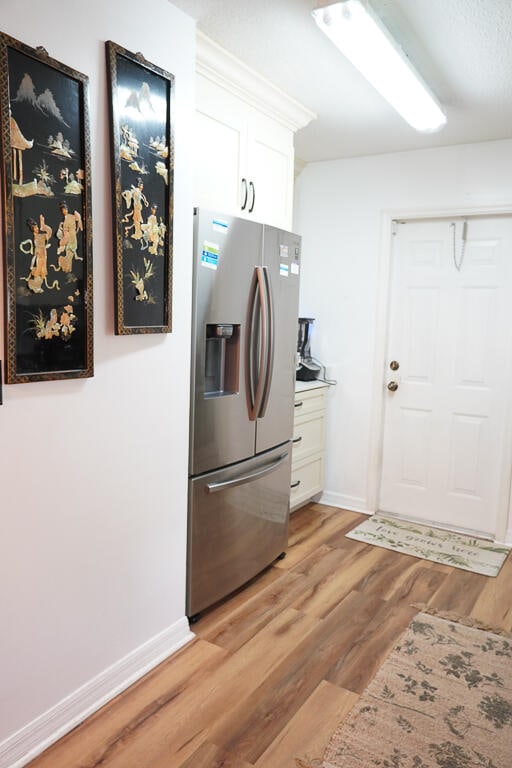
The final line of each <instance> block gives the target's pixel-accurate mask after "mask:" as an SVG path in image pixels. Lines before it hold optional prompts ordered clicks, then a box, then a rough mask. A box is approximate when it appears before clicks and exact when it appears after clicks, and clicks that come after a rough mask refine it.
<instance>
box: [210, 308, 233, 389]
mask: <svg viewBox="0 0 512 768" xmlns="http://www.w3.org/2000/svg"><path fill="white" fill-rule="evenodd" d="M239 363H240V325H233V324H232V323H216V324H208V325H207V326H206V354H205V371H204V390H205V391H204V394H205V397H219V396H221V395H232V394H235V393H237V392H238V388H239Z"/></svg>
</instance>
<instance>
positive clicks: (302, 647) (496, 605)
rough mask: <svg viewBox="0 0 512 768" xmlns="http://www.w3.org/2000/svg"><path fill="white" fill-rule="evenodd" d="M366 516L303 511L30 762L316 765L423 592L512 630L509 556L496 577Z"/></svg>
mask: <svg viewBox="0 0 512 768" xmlns="http://www.w3.org/2000/svg"><path fill="white" fill-rule="evenodd" d="M363 519H365V518H364V515H359V514H356V513H354V512H347V511H344V510H339V509H334V508H331V507H326V506H322V505H320V504H309V505H308V506H306V507H303V508H302V509H300V510H298V511H297V512H296V513H294V514H293V515H292V518H291V522H290V540H289V548H288V553H287V556H286V558H285V559H284V560H280V561H277V562H276V563H275V564H274V565H273V566H272V567H271V568H269V569H268V570H267V571H266V572H265V573H263V574H262V575H261V576H259V577H258V578H257V579H254V580H253V581H252V582H251V583H250V584H249V585H248V586H247V587H245V588H244V589H243V590H240V591H239V592H237V593H236V594H235V595H233V596H232V597H231V598H230V599H228V600H226V601H224V602H223V603H222V604H220V605H218V606H216V607H215V608H214V609H211V610H210V611H208V612H206V613H205V614H204V616H203V617H202V618H201V620H200V621H199V622H198V623H197V624H196V625H194V627H193V630H194V632H195V633H196V635H197V637H196V639H195V640H194V641H193V642H192V643H190V644H189V645H188V646H186V647H185V648H183V649H182V650H180V651H179V652H178V653H177V654H175V655H174V656H172V657H171V658H170V659H168V660H167V661H165V662H164V663H163V664H161V665H160V666H159V667H157V668H156V669H155V670H153V671H152V672H151V673H150V674H148V675H146V676H145V677H144V678H143V679H142V680H140V681H139V682H138V683H136V684H135V685H133V686H132V687H131V688H130V689H129V690H128V691H125V692H124V693H123V694H121V695H120V696H118V697H117V698H116V699H114V700H113V701H112V702H110V703H109V704H107V705H106V706H105V707H103V708H102V709H101V710H100V711H99V712H97V713H96V714H95V715H93V716H92V717H90V718H89V719H88V720H87V721H86V722H84V723H83V724H82V725H80V726H79V727H78V728H76V729H75V730H74V731H73V732H72V733H70V734H68V735H67V736H66V737H64V738H63V739H61V740H60V741H59V742H58V743H57V744H55V745H54V746H53V747H50V749H48V750H47V751H46V752H45V753H44V754H43V755H41V756H40V757H39V758H37V759H36V760H34V761H33V762H32V763H31V768H317V767H319V766H320V765H321V762H322V761H321V758H322V754H323V750H324V748H325V745H326V744H327V741H328V739H329V736H330V734H331V733H332V731H333V730H334V728H335V727H336V725H337V723H338V722H339V721H341V720H342V719H343V717H344V716H345V714H346V713H347V712H349V711H350V709H351V708H352V707H353V705H354V703H355V702H356V701H357V699H358V696H359V695H360V694H361V693H362V691H363V690H364V688H365V687H366V686H367V685H368V683H369V681H370V680H371V679H372V677H373V676H374V674H375V672H376V671H377V669H378V668H379V667H380V665H381V664H382V662H383V661H384V659H385V658H386V656H387V655H388V654H389V652H390V651H391V649H392V647H393V645H394V643H395V642H396V639H397V637H398V636H399V635H400V633H401V632H402V631H403V630H404V629H405V627H406V626H407V624H408V623H409V621H410V620H411V618H412V617H413V616H414V614H415V613H416V609H415V608H414V607H413V605H412V604H413V603H418V602H419V603H428V604H429V605H431V606H432V607H434V608H436V609H438V610H442V611H455V612H456V613H458V614H461V615H465V616H471V617H473V618H477V619H480V620H482V621H484V622H486V623H488V624H491V625H495V626H497V627H502V628H504V629H506V630H509V631H512V598H511V595H512V558H511V557H510V556H509V558H508V560H507V562H506V563H505V565H504V566H503V568H502V570H501V572H500V574H499V576H498V577H497V578H494V579H493V578H489V577H485V576H479V575H476V574H471V573H467V572H465V571H461V570H456V569H453V568H450V567H448V566H445V565H437V564H435V563H430V562H427V561H424V560H419V559H416V558H413V557H410V556H408V555H403V554H400V553H395V552H390V551H388V550H385V549H379V548H377V547H372V546H370V545H368V544H364V543H362V542H356V541H353V540H351V539H347V538H346V537H345V533H346V532H347V531H348V530H350V529H351V528H352V527H354V526H355V525H356V524H357V523H358V522H360V521H362V520H363Z"/></svg>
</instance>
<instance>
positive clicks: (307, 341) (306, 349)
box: [295, 317, 321, 381]
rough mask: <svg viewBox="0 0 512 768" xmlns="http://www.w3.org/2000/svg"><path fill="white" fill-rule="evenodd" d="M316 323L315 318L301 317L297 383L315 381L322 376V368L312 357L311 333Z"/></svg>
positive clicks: (298, 336)
mask: <svg viewBox="0 0 512 768" xmlns="http://www.w3.org/2000/svg"><path fill="white" fill-rule="evenodd" d="M314 322H315V318H314V317H299V328H298V334H297V367H296V373H295V377H296V379H297V381H313V380H314V379H316V378H317V377H318V376H319V374H320V370H321V367H320V366H319V365H318V364H317V363H316V362H315V361H314V360H313V358H312V356H311V333H312V331H313V323H314Z"/></svg>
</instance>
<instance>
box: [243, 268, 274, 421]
mask: <svg viewBox="0 0 512 768" xmlns="http://www.w3.org/2000/svg"><path fill="white" fill-rule="evenodd" d="M254 272H255V278H254V280H253V293H252V299H251V301H250V305H249V318H250V320H249V343H248V344H247V359H248V365H247V368H248V376H247V378H248V385H249V390H248V405H249V420H250V421H256V419H257V418H258V414H259V412H260V408H261V401H262V398H263V394H264V386H265V380H266V376H267V371H266V364H267V359H268V346H269V342H268V306H267V301H266V287H265V275H264V273H263V270H262V268H261V267H255V268H254ZM257 304H259V310H260V326H259V327H260V333H259V337H260V338H259V339H258V334H256V329H255V327H254V319H255V314H256V305H257ZM258 343H259V361H258V370H257V372H256V371H255V365H254V362H255V359H256V356H257V352H258V348H257V345H258Z"/></svg>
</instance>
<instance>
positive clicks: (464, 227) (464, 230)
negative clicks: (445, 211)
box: [450, 219, 468, 272]
mask: <svg viewBox="0 0 512 768" xmlns="http://www.w3.org/2000/svg"><path fill="white" fill-rule="evenodd" d="M450 227H451V228H452V242H453V263H454V264H455V269H456V270H457V272H460V270H461V267H462V263H463V261H464V253H465V250H466V236H467V232H468V222H467V219H464V221H463V222H462V237H461V246H460V256H459V260H458V261H457V247H456V238H455V233H456V228H457V225H456V224H455V222H454V221H452V223H451V224H450Z"/></svg>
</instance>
